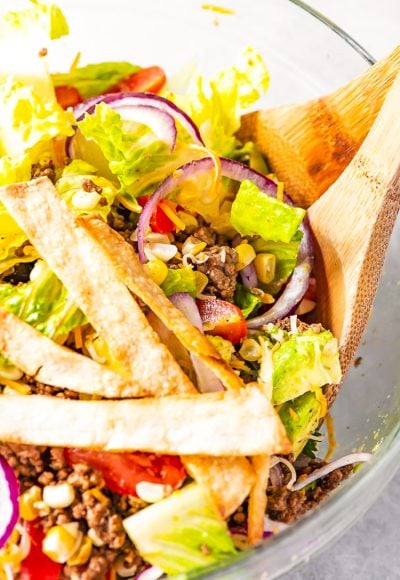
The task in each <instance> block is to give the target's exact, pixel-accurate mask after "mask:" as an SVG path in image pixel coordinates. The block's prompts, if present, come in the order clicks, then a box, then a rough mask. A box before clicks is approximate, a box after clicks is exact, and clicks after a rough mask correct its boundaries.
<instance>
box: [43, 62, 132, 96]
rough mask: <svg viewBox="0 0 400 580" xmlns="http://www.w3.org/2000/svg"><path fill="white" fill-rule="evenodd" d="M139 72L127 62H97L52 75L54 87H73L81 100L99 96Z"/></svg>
mask: <svg viewBox="0 0 400 580" xmlns="http://www.w3.org/2000/svg"><path fill="white" fill-rule="evenodd" d="M138 70H140V67H139V66H136V65H134V64H131V63H129V62H99V63H96V64H88V65H86V66H82V67H78V68H72V69H71V70H70V72H68V73H56V74H52V75H51V78H52V80H53V84H54V86H55V87H60V86H66V85H67V86H70V87H75V88H76V89H77V90H78V91H79V94H80V95H81V97H82V98H84V99H89V98H90V97H94V96H97V95H100V94H102V93H104V92H105V91H107V90H108V89H110V88H111V87H113V86H114V85H116V84H117V83H119V81H121V80H122V79H124V78H125V77H127V76H129V75H131V74H133V73H135V72H136V71H138Z"/></svg>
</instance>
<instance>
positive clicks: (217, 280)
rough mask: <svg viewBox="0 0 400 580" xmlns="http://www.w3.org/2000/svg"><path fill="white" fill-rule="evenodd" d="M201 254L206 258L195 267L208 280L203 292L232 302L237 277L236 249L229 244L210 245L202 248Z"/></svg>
mask: <svg viewBox="0 0 400 580" xmlns="http://www.w3.org/2000/svg"><path fill="white" fill-rule="evenodd" d="M203 254H204V255H205V257H207V260H206V261H205V262H204V263H202V264H197V266H196V267H197V269H198V270H199V272H202V273H203V274H205V275H206V276H207V277H208V280H209V283H208V284H207V286H206V288H205V290H204V294H210V295H211V296H217V297H218V298H222V299H223V300H227V301H228V302H232V301H233V296H234V294H235V288H236V278H237V271H236V264H237V262H238V255H237V253H236V251H235V250H234V249H233V248H230V247H229V246H211V248H210V249H209V250H204V252H203Z"/></svg>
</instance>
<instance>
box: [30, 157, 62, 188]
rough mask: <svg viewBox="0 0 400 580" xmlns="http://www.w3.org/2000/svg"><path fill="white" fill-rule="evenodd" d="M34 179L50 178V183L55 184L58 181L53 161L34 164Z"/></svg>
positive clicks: (32, 170)
mask: <svg viewBox="0 0 400 580" xmlns="http://www.w3.org/2000/svg"><path fill="white" fill-rule="evenodd" d="M31 177H32V179H37V178H38V177H48V178H49V179H50V181H52V182H53V183H55V181H56V169H55V165H54V163H53V161H52V160H51V159H49V160H48V161H46V162H40V163H34V164H33V165H32V169H31Z"/></svg>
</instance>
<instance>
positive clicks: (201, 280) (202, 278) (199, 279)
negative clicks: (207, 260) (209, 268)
mask: <svg viewBox="0 0 400 580" xmlns="http://www.w3.org/2000/svg"><path fill="white" fill-rule="evenodd" d="M194 275H195V278H196V296H199V294H201V293H202V292H203V290H204V288H205V287H206V286H207V284H208V278H207V276H206V275H205V274H203V272H195V273H194Z"/></svg>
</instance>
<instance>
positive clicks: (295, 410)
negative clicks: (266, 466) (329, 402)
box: [279, 392, 322, 459]
mask: <svg viewBox="0 0 400 580" xmlns="http://www.w3.org/2000/svg"><path fill="white" fill-rule="evenodd" d="M321 411H322V406H321V403H320V401H319V400H318V398H317V397H316V395H315V393H311V392H308V393H304V395H301V396H300V397H297V399H294V401H288V402H287V403H285V404H284V405H282V407H281V408H280V409H279V416H280V418H281V420H282V423H283V425H284V427H285V430H286V433H287V436H288V437H289V439H290V441H291V442H292V445H293V451H292V453H293V456H294V458H295V459H296V458H297V457H298V456H299V455H300V453H301V451H302V450H303V448H304V447H305V445H306V444H307V441H308V437H309V436H310V435H311V433H313V431H314V430H315V429H316V428H317V426H318V423H319V421H320V419H321V418H322V417H321Z"/></svg>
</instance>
